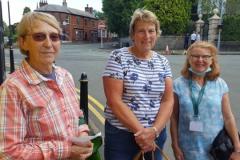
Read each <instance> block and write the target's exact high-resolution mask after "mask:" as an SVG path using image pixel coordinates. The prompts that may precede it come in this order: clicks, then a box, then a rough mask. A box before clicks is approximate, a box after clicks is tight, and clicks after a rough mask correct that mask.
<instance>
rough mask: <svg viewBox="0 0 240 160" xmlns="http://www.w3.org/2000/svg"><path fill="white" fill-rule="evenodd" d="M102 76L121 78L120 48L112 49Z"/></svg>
mask: <svg viewBox="0 0 240 160" xmlns="http://www.w3.org/2000/svg"><path fill="white" fill-rule="evenodd" d="M102 76H103V77H111V78H114V79H123V67H122V53H121V51H120V50H114V51H113V52H112V53H111V54H110V56H109V58H108V62H107V65H106V67H105V71H104V73H103V75H102Z"/></svg>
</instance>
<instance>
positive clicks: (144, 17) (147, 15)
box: [129, 9, 160, 37]
mask: <svg viewBox="0 0 240 160" xmlns="http://www.w3.org/2000/svg"><path fill="white" fill-rule="evenodd" d="M138 21H144V22H150V23H153V24H155V29H156V33H157V35H158V36H159V35H160V23H159V21H158V18H157V16H156V15H155V14H154V13H153V12H151V11H149V10H146V9H136V10H135V11H134V13H133V15H132V19H131V22H130V26H129V34H130V36H131V37H132V36H133V34H134V29H135V25H136V23H137V22H138Z"/></svg>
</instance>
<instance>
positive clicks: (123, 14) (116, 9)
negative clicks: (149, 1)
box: [103, 0, 143, 37]
mask: <svg viewBox="0 0 240 160" xmlns="http://www.w3.org/2000/svg"><path fill="white" fill-rule="evenodd" d="M142 7H143V0H103V12H104V14H105V17H106V19H107V24H108V28H109V30H110V31H111V32H113V33H117V34H118V36H119V37H124V36H128V35H129V32H128V30H129V23H130V20H131V15H132V14H133V12H134V10H135V9H137V8H142Z"/></svg>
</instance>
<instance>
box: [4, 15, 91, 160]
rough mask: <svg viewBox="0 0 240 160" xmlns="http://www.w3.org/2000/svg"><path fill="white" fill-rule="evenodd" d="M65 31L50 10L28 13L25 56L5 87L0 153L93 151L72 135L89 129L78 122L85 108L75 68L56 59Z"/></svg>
mask: <svg viewBox="0 0 240 160" xmlns="http://www.w3.org/2000/svg"><path fill="white" fill-rule="evenodd" d="M60 33H61V28H60V26H59V23H58V22H57V20H56V19H55V18H54V17H53V16H52V15H50V14H46V13H41V12H31V13H27V14H25V15H24V16H23V18H22V20H21V22H20V23H19V24H18V44H19V48H20V50H21V53H22V54H23V55H25V59H24V60H23V61H22V64H21V66H20V67H19V68H18V69H17V70H16V71H15V72H14V73H12V74H11V75H9V76H8V78H7V79H6V80H5V82H4V83H3V84H2V86H1V87H0V106H1V109H0V137H1V138H0V148H1V149H0V159H23V160H30V159H35V160H43V159H46V160H50V159H51V160H52V159H86V158H87V157H88V156H90V155H91V153H92V150H93V145H92V143H91V142H90V141H88V142H86V143H81V144H74V143H72V142H71V141H70V140H69V137H79V136H86V135H88V131H89V129H88V126H87V125H85V124H83V125H80V126H78V119H79V117H83V113H82V111H81V110H80V109H79V101H78V98H77V94H76V92H75V85H74V81H73V78H72V76H71V74H70V73H69V72H68V71H66V70H65V69H63V68H61V67H59V66H56V65H54V61H55V59H56V57H57V56H58V54H59V50H60V45H61V42H60Z"/></svg>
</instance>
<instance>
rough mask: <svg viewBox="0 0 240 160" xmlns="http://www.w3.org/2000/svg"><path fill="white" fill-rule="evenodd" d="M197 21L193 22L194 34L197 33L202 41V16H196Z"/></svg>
mask: <svg viewBox="0 0 240 160" xmlns="http://www.w3.org/2000/svg"><path fill="white" fill-rule="evenodd" d="M198 18H199V19H198V20H197V21H196V22H195V25H196V32H197V33H199V35H200V38H201V40H202V39H203V26H204V21H203V20H202V14H199V15H198Z"/></svg>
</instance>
